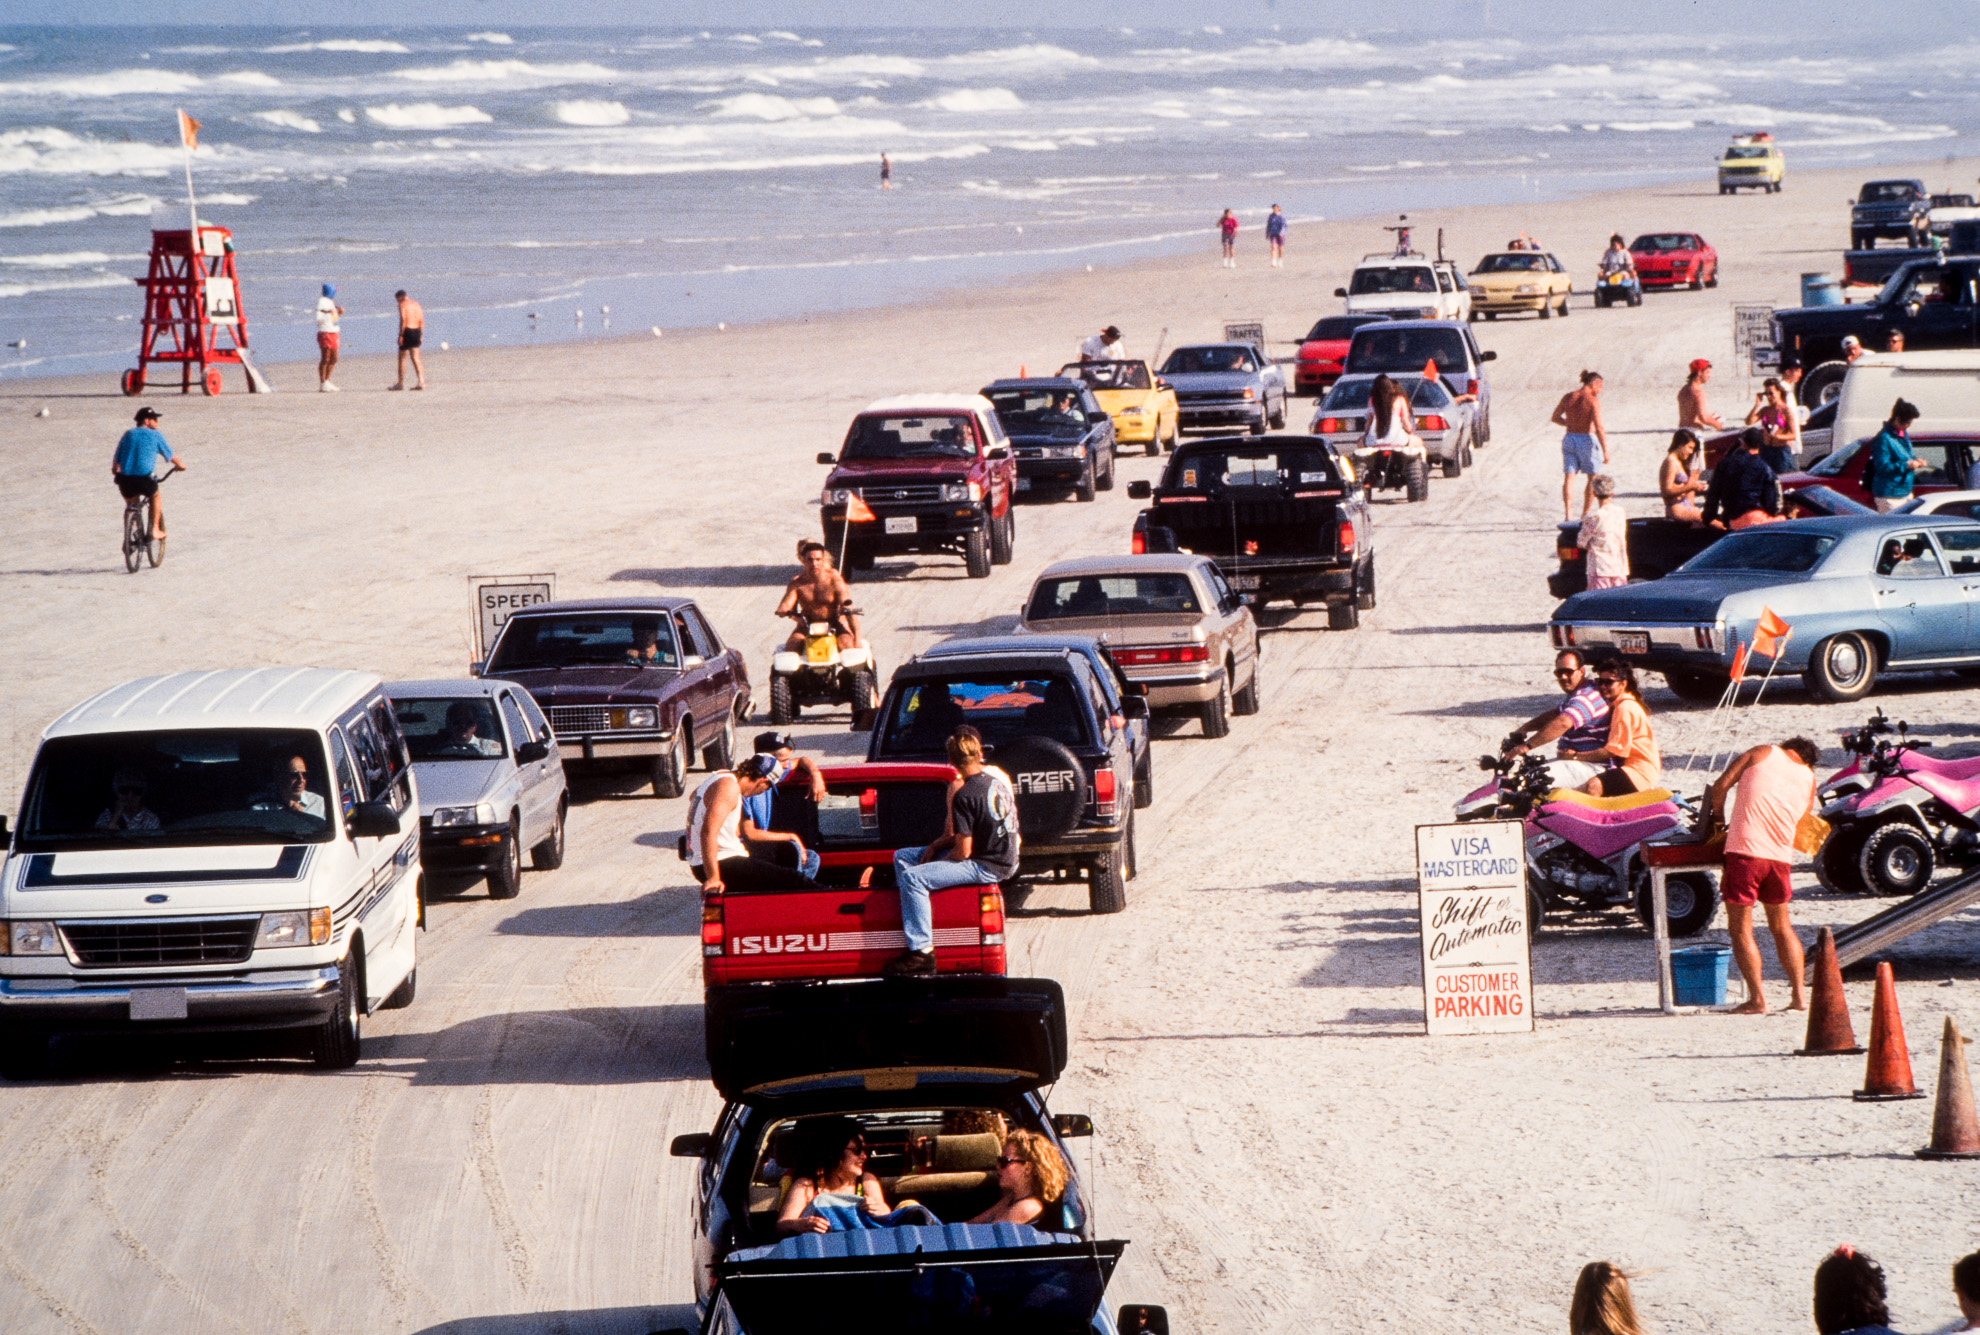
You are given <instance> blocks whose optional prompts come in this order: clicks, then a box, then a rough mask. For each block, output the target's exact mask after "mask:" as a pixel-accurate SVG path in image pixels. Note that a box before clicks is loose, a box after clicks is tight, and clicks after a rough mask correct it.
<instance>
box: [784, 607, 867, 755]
mask: <svg viewBox="0 0 1980 1335" xmlns="http://www.w3.org/2000/svg"><path fill="white" fill-rule="evenodd" d="M789 615H790V616H791V618H792V619H793V620H795V621H796V622H797V623H798V625H799V626H800V627H802V628H803V632H804V647H803V648H802V649H796V650H794V649H779V650H778V651H777V652H776V653H775V654H773V655H771V658H770V721H771V722H772V723H778V724H783V723H795V722H796V721H797V716H798V711H799V710H801V709H803V708H804V707H805V706H806V705H849V706H851V708H852V716H853V718H852V725H853V730H854V731H855V732H857V731H860V730H861V728H862V727H868V726H871V719H870V716H871V714H872V712H873V708H874V705H875V703H876V702H877V701H878V700H879V698H880V670H879V668H878V667H877V666H876V665H875V663H874V661H873V651H872V650H871V649H866V648H855V649H842V648H840V647H839V637H838V635H837V634H835V633H834V632H833V630H832V627H831V625H830V624H829V623H827V622H824V621H811V620H808V619H807V618H806V617H805V615H804V613H802V612H792V613H790V614H789Z"/></svg>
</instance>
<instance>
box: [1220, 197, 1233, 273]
mask: <svg viewBox="0 0 1980 1335" xmlns="http://www.w3.org/2000/svg"><path fill="white" fill-rule="evenodd" d="M1217 234H1218V235H1219V236H1221V237H1223V239H1224V267H1225V268H1226V269H1235V268H1237V234H1238V220H1237V215H1236V214H1235V213H1232V212H1231V211H1230V210H1229V209H1225V210H1224V216H1223V217H1221V218H1219V219H1217Z"/></svg>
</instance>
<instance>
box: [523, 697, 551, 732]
mask: <svg viewBox="0 0 1980 1335" xmlns="http://www.w3.org/2000/svg"><path fill="white" fill-rule="evenodd" d="M516 703H517V704H519V705H521V706H522V712H523V717H524V718H526V719H528V720H529V735H530V736H531V737H534V738H535V739H536V740H537V741H539V742H547V741H550V740H552V737H551V733H550V720H549V719H547V718H545V717H543V711H542V710H541V709H539V708H537V705H536V697H535V696H533V695H531V694H530V693H529V692H528V691H524V692H523V693H522V694H520V695H518V696H517V697H516Z"/></svg>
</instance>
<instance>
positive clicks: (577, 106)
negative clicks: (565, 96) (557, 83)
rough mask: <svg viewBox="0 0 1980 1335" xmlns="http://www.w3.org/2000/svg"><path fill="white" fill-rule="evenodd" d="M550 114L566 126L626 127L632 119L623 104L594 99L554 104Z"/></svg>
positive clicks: (551, 105)
mask: <svg viewBox="0 0 1980 1335" xmlns="http://www.w3.org/2000/svg"><path fill="white" fill-rule="evenodd" d="M550 114H551V116H552V117H554V118H555V119H557V120H559V121H561V122H563V123H564V124H565V125H588V126H589V125H596V126H604V125H624V124H625V123H626V122H627V121H629V120H631V119H632V113H631V112H630V111H627V110H626V107H625V104H624V103H623V102H604V101H599V100H596V99H593V98H577V99H575V100H573V101H569V102H552V103H551V104H550Z"/></svg>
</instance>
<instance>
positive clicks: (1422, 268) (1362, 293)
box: [1348, 264, 1437, 297]
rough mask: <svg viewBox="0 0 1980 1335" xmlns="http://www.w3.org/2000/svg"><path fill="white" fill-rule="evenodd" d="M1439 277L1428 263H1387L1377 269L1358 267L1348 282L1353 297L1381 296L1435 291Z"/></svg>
mask: <svg viewBox="0 0 1980 1335" xmlns="http://www.w3.org/2000/svg"><path fill="white" fill-rule="evenodd" d="M1436 290H1437V277H1436V275H1435V274H1433V273H1431V272H1430V266H1429V265H1427V264H1387V265H1383V266H1381V267H1380V268H1375V269H1356V270H1355V271H1354V278H1353V279H1352V280H1350V281H1349V283H1348V295H1349V296H1351V297H1369V296H1379V295H1381V294H1382V293H1385V292H1435V291H1436Z"/></svg>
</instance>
